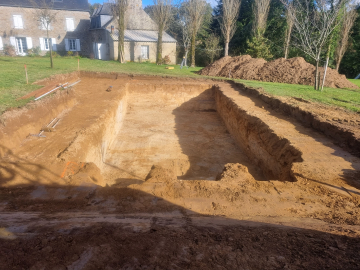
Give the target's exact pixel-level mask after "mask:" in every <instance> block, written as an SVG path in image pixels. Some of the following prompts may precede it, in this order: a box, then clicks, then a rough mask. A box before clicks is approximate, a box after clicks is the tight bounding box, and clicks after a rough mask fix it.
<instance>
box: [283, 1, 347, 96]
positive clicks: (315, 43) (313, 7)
mask: <svg viewBox="0 0 360 270" xmlns="http://www.w3.org/2000/svg"><path fill="white" fill-rule="evenodd" d="M281 1H282V2H283V4H284V5H285V6H286V8H287V9H288V12H289V14H290V16H291V17H292V19H293V22H294V29H295V30H296V32H297V33H296V35H295V36H294V38H293V40H294V41H293V43H294V45H295V46H297V47H298V48H299V49H301V50H302V51H303V52H304V53H306V54H307V55H308V56H310V57H311V58H313V59H314V60H315V62H316V69H315V85H314V88H315V89H316V90H318V89H319V86H320V79H319V63H320V60H321V59H320V56H321V52H322V50H323V47H324V45H326V42H327V41H328V39H329V36H330V35H331V33H332V32H333V31H334V29H335V28H336V26H337V17H338V15H339V12H340V10H341V8H342V7H343V4H344V2H345V1H346V0H338V1H337V2H334V3H333V5H329V3H328V1H327V0H281Z"/></svg>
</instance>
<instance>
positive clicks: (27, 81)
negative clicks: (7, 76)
mask: <svg viewBox="0 0 360 270" xmlns="http://www.w3.org/2000/svg"><path fill="white" fill-rule="evenodd" d="M24 66H25V75H26V84H29V79H28V74H27V68H26V65H24Z"/></svg>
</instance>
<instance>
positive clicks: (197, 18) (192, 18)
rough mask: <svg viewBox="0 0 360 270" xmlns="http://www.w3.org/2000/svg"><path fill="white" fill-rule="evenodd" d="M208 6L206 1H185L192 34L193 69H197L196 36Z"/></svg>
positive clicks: (186, 14)
mask: <svg viewBox="0 0 360 270" xmlns="http://www.w3.org/2000/svg"><path fill="white" fill-rule="evenodd" d="M206 5H207V3H206V1H205V0H184V8H185V16H186V17H187V19H186V21H187V22H188V24H189V31H190V33H191V67H195V46H196V36H197V33H198V31H199V29H200V27H201V25H202V22H203V19H204V15H205V11H206Z"/></svg>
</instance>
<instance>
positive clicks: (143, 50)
mask: <svg viewBox="0 0 360 270" xmlns="http://www.w3.org/2000/svg"><path fill="white" fill-rule="evenodd" d="M141 58H142V59H149V46H141Z"/></svg>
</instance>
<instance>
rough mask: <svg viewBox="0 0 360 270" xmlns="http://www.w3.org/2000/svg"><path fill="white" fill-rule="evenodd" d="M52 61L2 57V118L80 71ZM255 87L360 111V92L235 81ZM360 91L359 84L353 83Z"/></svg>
mask: <svg viewBox="0 0 360 270" xmlns="http://www.w3.org/2000/svg"><path fill="white" fill-rule="evenodd" d="M49 62H50V61H49V58H44V57H13V58H11V57H0V114H1V113H2V112H4V111H5V110H6V109H7V108H11V107H21V106H23V105H24V104H26V103H27V102H28V101H29V100H21V101H16V99H17V98H19V97H22V96H24V95H25V94H26V93H29V92H31V91H34V90H36V89H38V88H39V86H38V85H31V83H33V82H35V81H37V80H40V79H43V78H46V77H49V76H50V75H54V74H61V73H69V72H72V71H75V70H77V58H55V59H54V69H51V68H49ZM24 64H26V65H27V69H28V75H29V84H28V85H27V84H26V79H25V71H24ZM80 69H81V70H87V71H99V72H120V73H130V74H150V75H170V76H181V77H198V78H200V76H199V75H197V74H195V72H196V71H198V70H200V69H201V68H199V67H197V68H188V69H187V68H184V69H180V67H179V66H175V69H174V70H168V69H165V66H157V65H155V64H150V63H141V64H139V63H127V64H119V63H118V62H115V61H101V60H91V59H87V58H82V59H80ZM236 81H238V82H242V83H244V84H246V85H248V86H252V87H262V88H263V89H264V90H265V91H266V92H268V93H270V94H273V95H279V96H294V97H301V98H303V99H308V100H313V101H317V102H321V103H325V104H330V105H335V106H340V107H344V108H347V109H349V110H352V111H360V90H351V89H334V88H325V90H324V92H322V93H321V92H318V91H315V90H314V89H313V87H312V86H306V85H294V84H283V83H267V82H258V81H246V80H236ZM351 81H352V82H353V83H356V84H357V85H359V87H360V80H351Z"/></svg>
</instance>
